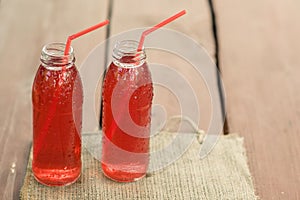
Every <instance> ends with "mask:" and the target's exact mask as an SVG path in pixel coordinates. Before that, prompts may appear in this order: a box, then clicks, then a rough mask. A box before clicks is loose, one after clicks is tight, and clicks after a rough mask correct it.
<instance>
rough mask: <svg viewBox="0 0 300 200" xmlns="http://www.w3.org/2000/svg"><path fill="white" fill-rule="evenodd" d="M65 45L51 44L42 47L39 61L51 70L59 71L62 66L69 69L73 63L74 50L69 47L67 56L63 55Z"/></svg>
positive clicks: (60, 43)
mask: <svg viewBox="0 0 300 200" xmlns="http://www.w3.org/2000/svg"><path fill="white" fill-rule="evenodd" d="M65 46H66V45H65V43H62V42H52V43H48V44H46V45H44V47H43V48H42V52H41V57H40V60H41V62H42V64H43V65H44V66H45V67H47V68H51V69H55V70H60V69H61V68H62V66H66V67H67V68H68V67H71V66H72V65H73V64H74V62H75V56H74V49H73V47H71V46H70V50H69V54H68V55H64V51H65Z"/></svg>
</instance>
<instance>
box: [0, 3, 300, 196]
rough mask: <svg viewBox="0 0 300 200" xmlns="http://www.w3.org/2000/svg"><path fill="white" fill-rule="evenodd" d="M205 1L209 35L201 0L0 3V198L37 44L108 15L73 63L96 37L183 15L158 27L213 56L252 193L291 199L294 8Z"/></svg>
mask: <svg viewBox="0 0 300 200" xmlns="http://www.w3.org/2000/svg"><path fill="white" fill-rule="evenodd" d="M212 3H213V6H214V11H215V20H216V21H215V23H216V24H215V25H216V30H213V29H212V27H213V23H214V21H213V20H212V18H211V16H212V15H211V14H212V13H211V12H212V10H211V9H210V6H209V5H210V4H209V1H208V0H191V1H178V2H175V1H172V0H165V1H158V0H155V1H151V2H149V1H147V2H146V1H137V0H127V1H113V0H111V1H109V0H103V1H96V0H91V1H86V2H83V1H79V0H73V1H71V0H65V1H36V0H27V1H21V0H9V1H8V0H2V1H0V38H1V40H0V67H1V73H0V80H1V84H0V95H1V99H0V108H1V116H0V125H1V128H0V152H1V154H0V198H1V197H3V199H4V198H5V197H7V199H11V198H12V197H13V198H14V199H17V198H18V191H19V190H20V187H21V185H22V180H23V178H24V175H25V174H24V173H25V168H26V165H27V157H28V153H29V148H30V145H31V141H32V120H31V109H32V108H31V85H32V82H33V78H34V74H35V72H36V70H37V66H38V65H39V56H40V51H41V48H42V46H43V45H44V44H46V43H49V42H54V41H65V39H66V36H67V35H69V34H71V33H74V32H77V31H79V30H81V29H83V28H85V27H87V26H90V25H92V24H95V23H97V22H99V21H101V20H103V19H105V18H110V19H111V24H110V27H109V29H103V30H99V31H97V32H96V33H92V34H90V35H89V36H85V37H82V38H80V41H79V40H78V41H75V42H74V43H73V46H74V48H75V51H76V57H77V66H80V64H81V63H82V62H83V60H84V58H85V57H86V56H87V55H88V53H89V52H90V51H91V50H92V48H94V46H95V45H96V44H98V43H100V42H101V41H103V40H104V39H105V38H106V37H109V36H112V35H114V34H117V33H120V32H122V31H125V30H130V29H133V28H141V27H146V26H152V25H153V24H155V23H157V22H159V21H160V20H162V19H164V18H166V17H167V16H169V15H171V14H173V13H175V12H177V11H179V10H181V9H187V11H188V14H187V15H186V16H185V17H184V19H180V21H179V20H178V22H177V23H173V24H170V25H168V28H171V29H174V30H177V31H180V32H183V33H185V34H186V35H188V36H189V37H191V38H193V39H194V40H195V41H196V42H198V43H199V44H202V45H203V46H204V47H205V48H206V49H207V50H208V53H209V54H210V55H211V57H213V58H214V59H215V55H216V54H217V55H218V57H217V61H218V63H219V66H220V67H221V70H222V73H223V81H224V85H225V91H226V99H227V103H226V107H227V117H228V124H229V130H230V132H238V133H239V134H240V135H242V136H244V137H245V143H246V150H247V156H248V159H249V165H250V171H251V173H252V175H253V179H254V185H255V188H256V192H257V194H258V196H260V197H261V198H262V199H300V189H299V185H300V156H299V155H300V140H299V139H298V137H297V133H298V134H299V133H300V125H299V120H300V91H299V86H300V79H299V77H298V76H299V75H300V68H299V65H300V59H299V55H298V54H299V50H300V48H299V45H298V43H299V42H298V41H299V39H298V37H299V35H300V26H298V23H299V20H300V14H299V12H298V8H299V6H300V2H299V1H297V0H276V1H274V0H272V1H271V0H260V1H258V0H257V1H233V0H229V1H212ZM214 33H216V34H217V35H215V36H217V37H216V38H215V37H214ZM216 40H217V42H218V43H216ZM216 44H219V45H218V46H217V47H219V48H215V47H216V46H215V45H216ZM108 54H109V53H108ZM103 56H104V55H103ZM166 60H167V59H166ZM215 61H216V60H215ZM175 65H176V64H175ZM186 73H187V76H189V74H191V73H192V72H189V71H188V70H186ZM196 88H197V91H198V92H199V93H197V96H199V97H201V103H200V105H199V107H200V109H201V110H202V111H203V112H202V113H204V114H203V116H205V117H203V119H202V120H201V122H200V124H199V125H200V127H201V128H203V129H204V130H206V129H207V127H208V124H209V119H210V116H211V105H210V100H209V94H208V93H207V90H206V89H205V84H204V83H199V85H197V86H196ZM164 98H167V97H162V98H160V99H159V98H157V99H155V101H158V102H160V101H161V102H164ZM167 110H170V113H169V114H170V115H172V114H175V113H176V112H177V111H176V110H172V107H169V108H168V109H167ZM12 172H14V173H12Z"/></svg>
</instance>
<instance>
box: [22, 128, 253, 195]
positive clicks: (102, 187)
mask: <svg viewBox="0 0 300 200" xmlns="http://www.w3.org/2000/svg"><path fill="white" fill-rule="evenodd" d="M160 134H162V135H163V137H162V138H167V139H166V140H165V141H166V143H167V141H168V140H169V139H170V138H172V134H171V133H160ZM152 143H153V142H152ZM163 143H164V140H163V139H159V140H158V141H157V143H156V142H154V144H152V146H151V148H154V147H161V146H163ZM200 147H201V144H200V143H199V142H198V140H193V142H192V144H191V145H190V146H189V148H188V149H187V151H186V152H184V153H183V154H182V155H181V157H180V158H179V159H177V160H176V161H175V162H173V163H172V164H170V165H168V166H167V167H165V168H163V169H161V170H159V171H156V172H153V173H150V174H148V175H147V176H146V177H145V178H143V179H141V180H139V181H137V182H133V183H117V182H113V181H111V180H109V179H107V178H106V177H105V176H104V175H103V173H102V172H101V164H100V162H99V161H98V160H97V159H95V158H94V157H93V156H92V155H91V154H90V152H89V151H87V150H86V149H85V148H83V151H82V163H83V166H82V174H81V177H80V178H79V180H78V181H77V182H76V183H74V184H72V185H70V186H65V187H47V186H43V185H41V184H39V183H38V182H37V181H35V179H34V177H33V174H32V170H31V161H32V156H30V158H29V161H28V168H27V172H26V176H25V180H24V183H23V187H22V189H21V192H20V198H21V199H23V200H25V199H30V200H33V199H39V200H43V199H47V200H49V199H55V200H57V199H72V200H73V199H118V200H120V199H153V200H156V199H159V200H162V199H172V200H173V199H207V200H210V199H212V200H215V199H234V200H237V199H241V200H248V199H249V200H250V199H251V200H252V199H258V197H257V196H256V195H255V192H254V188H253V183H252V178H251V175H250V172H249V168H248V165H247V158H246V153H245V148H244V142H243V138H241V137H239V136H237V135H235V134H233V135H228V136H220V137H219V140H218V142H217V144H216V145H215V147H214V148H213V150H212V151H211V152H210V153H209V154H208V156H206V157H205V158H203V159H200V157H199V150H200ZM151 162H155V160H152V158H151Z"/></svg>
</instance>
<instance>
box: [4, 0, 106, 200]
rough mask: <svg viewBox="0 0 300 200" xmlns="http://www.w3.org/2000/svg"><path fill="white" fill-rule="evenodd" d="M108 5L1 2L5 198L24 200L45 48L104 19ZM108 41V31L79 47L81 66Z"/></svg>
mask: <svg viewBox="0 0 300 200" xmlns="http://www.w3.org/2000/svg"><path fill="white" fill-rule="evenodd" d="M107 2H108V1H96V0H93V1H88V2H83V1H79V0H76V1H71V0H67V1H44V2H41V1H33V0H28V1H26V2H25V1H21V0H10V1H6V0H2V1H0V38H1V41H0V66H1V73H0V80H1V84H0V95H1V98H0V109H1V116H0V126H1V128H0V199H1V198H2V197H3V198H5V197H7V199H12V198H13V199H18V194H19V189H20V187H21V185H22V181H23V177H24V173H25V168H26V165H27V156H28V152H29V146H30V143H31V141H32V124H31V123H32V122H31V84H32V81H33V77H34V75H35V72H36V70H37V68H38V65H39V57H40V52H41V48H42V46H43V45H44V44H47V43H50V42H55V41H59V42H65V40H66V37H67V36H68V35H69V34H71V33H74V32H77V31H79V30H81V29H83V28H86V27H88V26H90V25H93V24H95V23H98V22H99V21H102V20H104V19H105V18H106V14H107V13H106V9H107ZM104 38H105V31H103V30H102V31H99V32H97V33H96V34H90V35H89V36H88V37H82V38H81V39H80V41H79V40H78V41H75V42H74V43H73V45H72V46H74V48H75V54H76V58H77V62H76V63H77V66H80V64H81V63H82V61H83V60H84V58H85V57H86V56H87V55H88V53H89V51H90V50H91V49H92V48H94V46H95V45H97V44H98V43H99V42H101V41H103V40H104ZM13 163H15V165H16V166H15V167H14V169H15V175H14V174H12V173H11V167H12V166H13Z"/></svg>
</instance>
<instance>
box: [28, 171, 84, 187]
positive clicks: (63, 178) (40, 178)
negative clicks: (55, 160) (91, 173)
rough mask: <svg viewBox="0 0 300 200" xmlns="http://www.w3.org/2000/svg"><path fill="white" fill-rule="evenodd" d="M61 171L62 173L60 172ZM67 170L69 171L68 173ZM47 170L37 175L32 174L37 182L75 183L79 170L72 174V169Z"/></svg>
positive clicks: (44, 183)
mask: <svg viewBox="0 0 300 200" xmlns="http://www.w3.org/2000/svg"><path fill="white" fill-rule="evenodd" d="M60 171H63V173H60ZM68 171H69V173H68ZM68 171H67V172H66V170H47V172H45V170H44V173H40V174H39V175H37V174H35V173H34V174H33V175H34V178H35V180H36V181H37V182H39V183H41V184H42V185H46V186H68V185H71V184H73V183H75V182H76V181H77V180H78V179H79V177H80V174H81V173H80V172H79V173H76V175H74V170H68Z"/></svg>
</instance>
